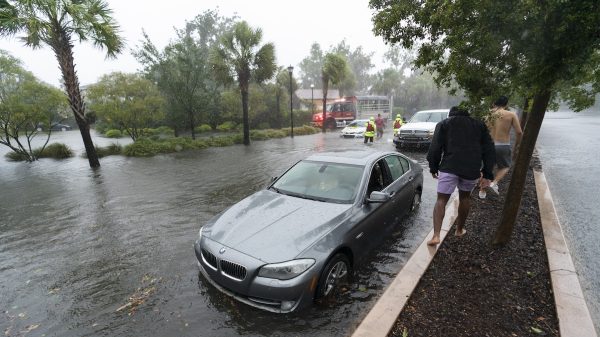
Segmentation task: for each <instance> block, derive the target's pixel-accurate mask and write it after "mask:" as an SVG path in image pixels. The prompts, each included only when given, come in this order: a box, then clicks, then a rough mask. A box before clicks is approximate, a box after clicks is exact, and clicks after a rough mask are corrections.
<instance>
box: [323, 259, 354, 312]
mask: <svg viewBox="0 0 600 337" xmlns="http://www.w3.org/2000/svg"><path fill="white" fill-rule="evenodd" d="M349 280H350V262H349V261H348V258H347V257H346V255H344V254H341V253H338V254H336V255H335V256H334V257H333V258H331V259H330V260H329V262H327V265H325V268H323V272H321V277H320V279H319V283H318V285H317V291H316V295H315V298H317V299H321V300H329V299H332V298H335V296H336V295H337V294H339V293H340V290H341V287H342V286H343V285H346V284H347V283H348V281H349Z"/></svg>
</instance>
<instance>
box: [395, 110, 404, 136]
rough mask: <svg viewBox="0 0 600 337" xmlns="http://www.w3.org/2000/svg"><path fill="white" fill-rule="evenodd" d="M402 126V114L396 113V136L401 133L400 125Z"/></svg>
mask: <svg viewBox="0 0 600 337" xmlns="http://www.w3.org/2000/svg"><path fill="white" fill-rule="evenodd" d="M401 126H402V116H400V114H397V115H396V120H395V121H394V136H396V135H398V134H399V133H400V127H401Z"/></svg>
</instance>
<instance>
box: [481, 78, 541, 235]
mask: <svg viewBox="0 0 600 337" xmlns="http://www.w3.org/2000/svg"><path fill="white" fill-rule="evenodd" d="M549 100H550V90H549V89H542V90H540V91H538V92H537V93H536V94H535V95H534V97H533V106H532V107H531V112H530V114H529V117H528V118H527V128H526V129H525V131H524V132H523V139H522V140H521V145H520V146H519V149H518V152H517V160H516V161H515V167H514V171H513V174H512V178H511V180H510V184H509V186H508V191H507V192H506V196H507V197H506V201H505V202H504V209H503V211H502V219H501V220H500V225H498V228H497V229H496V233H495V234H494V239H493V240H492V244H493V245H503V244H506V243H507V242H508V241H509V240H510V237H511V235H512V232H513V228H514V225H515V222H516V220H517V215H518V213H519V208H520V206H521V198H522V196H523V188H524V187H525V179H526V177H527V171H528V168H529V162H530V160H531V156H532V155H533V150H534V148H535V143H536V141H537V137H538V134H539V133H540V128H541V127H542V122H543V121H544V114H545V113H546V108H547V107H548V101H549Z"/></svg>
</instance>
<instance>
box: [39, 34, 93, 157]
mask: <svg viewBox="0 0 600 337" xmlns="http://www.w3.org/2000/svg"><path fill="white" fill-rule="evenodd" d="M58 36H59V38H57V40H56V41H55V43H53V44H52V45H51V46H52V49H53V50H54V54H55V55H56V59H57V60H58V64H59V66H60V71H61V73H62V78H63V82H64V85H65V90H66V91H67V96H68V99H69V105H70V106H71V110H72V111H73V114H74V115H75V121H76V122H77V126H78V127H79V132H81V138H82V139H83V145H84V146H85V152H86V153H87V158H88V161H89V163H90V167H92V168H95V167H100V161H99V160H98V155H97V154H96V148H94V142H93V141H92V136H91V135H90V125H89V124H88V122H87V120H86V119H85V103H84V102H83V97H82V96H81V91H80V90H79V79H78V78H77V73H76V72H75V63H74V61H73V45H72V44H71V38H70V36H69V35H68V34H66V33H65V32H62V31H61V32H59V34H58Z"/></svg>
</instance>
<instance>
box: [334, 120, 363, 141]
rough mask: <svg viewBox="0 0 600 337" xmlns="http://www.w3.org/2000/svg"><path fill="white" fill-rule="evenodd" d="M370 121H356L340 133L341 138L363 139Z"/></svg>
mask: <svg viewBox="0 0 600 337" xmlns="http://www.w3.org/2000/svg"><path fill="white" fill-rule="evenodd" d="M368 121H369V120H368V119H356V120H353V121H352V122H350V124H348V125H347V126H346V127H345V128H343V129H342V131H341V132H340V136H341V137H344V138H363V136H364V133H365V131H367V122H368Z"/></svg>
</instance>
